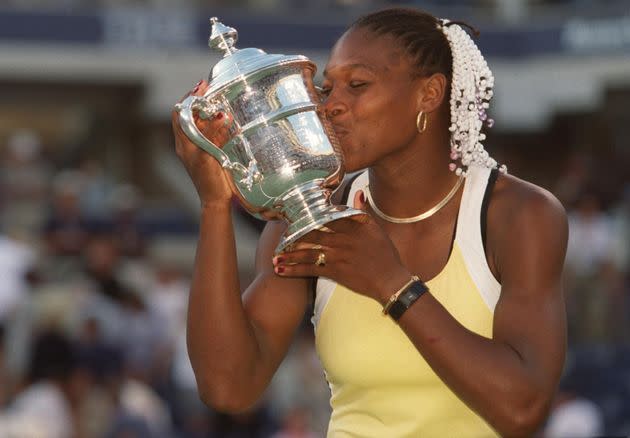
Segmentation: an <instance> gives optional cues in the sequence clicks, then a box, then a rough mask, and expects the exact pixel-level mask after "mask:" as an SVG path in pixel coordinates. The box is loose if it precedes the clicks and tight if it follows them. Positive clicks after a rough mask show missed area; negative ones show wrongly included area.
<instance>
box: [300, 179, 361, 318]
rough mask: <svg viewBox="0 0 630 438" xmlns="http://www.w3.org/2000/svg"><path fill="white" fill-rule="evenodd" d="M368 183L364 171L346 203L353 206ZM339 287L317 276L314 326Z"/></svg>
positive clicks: (353, 182)
mask: <svg viewBox="0 0 630 438" xmlns="http://www.w3.org/2000/svg"><path fill="white" fill-rule="evenodd" d="M367 183H368V173H367V171H365V172H363V173H362V174H360V175H359V176H357V177H356V178H355V179H354V181H352V185H351V186H350V190H349V191H348V199H346V205H349V206H352V203H353V201H354V194H355V193H356V192H357V190H360V189H362V188H363V187H365V185H366V184H367ZM335 287H337V283H336V282H334V281H332V280H330V279H328V278H325V277H319V278H317V286H316V287H315V304H314V309H313V316H312V317H311V322H312V323H313V326H314V327H315V328H317V323H319V318H320V316H321V315H322V312H323V311H324V307H326V304H328V300H329V299H330V297H331V296H332V293H333V291H334V290H335Z"/></svg>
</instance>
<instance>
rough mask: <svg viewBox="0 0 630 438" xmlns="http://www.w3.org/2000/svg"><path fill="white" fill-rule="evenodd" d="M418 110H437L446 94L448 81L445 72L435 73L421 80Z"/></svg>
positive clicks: (430, 111)
mask: <svg viewBox="0 0 630 438" xmlns="http://www.w3.org/2000/svg"><path fill="white" fill-rule="evenodd" d="M420 81H421V82H420V90H419V91H420V92H419V93H418V111H424V112H425V113H432V112H433V111H435V110H437V109H438V108H439V107H440V105H441V104H442V101H443V100H444V97H445V96H446V86H447V84H448V81H447V79H446V76H444V74H443V73H434V74H432V75H431V76H428V77H425V78H422V79H421V80H420Z"/></svg>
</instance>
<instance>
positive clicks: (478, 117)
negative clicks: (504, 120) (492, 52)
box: [438, 19, 507, 175]
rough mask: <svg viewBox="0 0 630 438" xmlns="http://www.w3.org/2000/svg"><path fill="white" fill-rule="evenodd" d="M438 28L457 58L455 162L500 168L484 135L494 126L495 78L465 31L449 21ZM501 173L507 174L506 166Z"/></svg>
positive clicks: (453, 88) (453, 165) (454, 167)
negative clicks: (491, 113) (490, 115)
mask: <svg viewBox="0 0 630 438" xmlns="http://www.w3.org/2000/svg"><path fill="white" fill-rule="evenodd" d="M438 28H439V29H440V30H441V31H442V33H444V36H445V37H446V39H447V41H448V43H449V46H450V48H451V54H452V57H453V73H452V80H451V100H450V109H451V124H450V126H449V131H450V132H451V159H452V160H457V159H459V160H460V163H461V166H463V167H464V168H468V166H470V165H471V164H478V165H482V166H486V167H491V168H494V167H497V162H496V161H495V160H494V159H493V158H492V157H490V156H489V155H488V152H486V151H485V149H484V147H483V145H482V144H481V142H482V141H483V140H485V139H486V136H485V134H482V133H481V129H482V127H483V125H484V124H485V125H486V126H487V127H488V128H492V126H493V125H494V120H492V119H490V118H488V115H487V112H486V110H487V109H488V108H489V107H490V99H492V95H493V87H494V76H493V75H492V72H491V71H490V68H489V67H488V63H487V62H486V60H485V59H484V57H483V55H482V54H481V52H480V51H479V48H478V47H477V45H476V44H475V43H474V42H473V40H472V38H470V35H468V33H467V32H466V31H464V29H462V28H461V27H460V26H459V25H458V24H455V23H450V21H449V20H445V19H442V20H440V24H439V25H438ZM449 169H451V170H452V171H454V172H455V173H456V174H457V175H461V174H464V175H465V174H466V171H465V170H464V169H462V167H459V166H458V165H457V164H456V163H451V164H450V165H449ZM499 170H500V171H501V172H503V173H507V168H506V167H505V165H502V166H501V167H499Z"/></svg>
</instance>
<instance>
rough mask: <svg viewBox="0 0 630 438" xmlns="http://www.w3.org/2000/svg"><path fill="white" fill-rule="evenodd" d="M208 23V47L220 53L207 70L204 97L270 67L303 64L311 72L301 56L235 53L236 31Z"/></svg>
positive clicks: (249, 50)
mask: <svg viewBox="0 0 630 438" xmlns="http://www.w3.org/2000/svg"><path fill="white" fill-rule="evenodd" d="M210 23H211V26H212V27H211V32H210V38H209V39H208V46H209V47H210V48H212V49H215V50H219V51H222V52H223V59H221V60H220V61H219V62H218V63H217V64H216V65H215V66H214V67H212V69H211V70H210V75H209V77H208V82H209V83H210V88H209V89H208V92H207V93H208V94H212V93H215V92H216V91H218V90H219V89H221V88H224V87H226V86H228V85H230V84H232V83H234V82H236V81H239V80H242V79H244V78H245V77H246V76H249V75H251V74H252V73H255V72H257V71H260V70H262V69H266V68H269V67H273V66H282V65H286V64H295V63H304V64H306V65H307V66H308V67H309V68H311V69H312V70H313V72H315V69H316V67H315V64H313V63H312V62H311V61H310V60H309V59H308V58H307V57H305V56H302V55H291V56H288V55H275V54H271V55H270V54H267V53H265V52H264V51H263V50H260V49H255V48H246V49H237V48H236V47H234V44H235V43H236V40H237V39H238V32H237V31H236V29H234V28H232V27H228V26H226V25H224V24H223V23H221V22H220V21H219V20H218V19H217V18H216V17H212V18H211V19H210Z"/></svg>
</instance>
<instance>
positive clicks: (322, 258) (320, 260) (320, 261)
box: [315, 251, 326, 266]
mask: <svg viewBox="0 0 630 438" xmlns="http://www.w3.org/2000/svg"><path fill="white" fill-rule="evenodd" d="M315 264H316V265H317V266H326V254H324V252H323V251H320V252H319V254H318V255H317V260H315Z"/></svg>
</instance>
